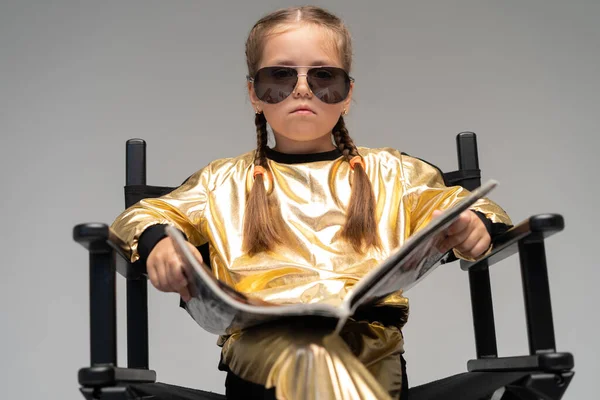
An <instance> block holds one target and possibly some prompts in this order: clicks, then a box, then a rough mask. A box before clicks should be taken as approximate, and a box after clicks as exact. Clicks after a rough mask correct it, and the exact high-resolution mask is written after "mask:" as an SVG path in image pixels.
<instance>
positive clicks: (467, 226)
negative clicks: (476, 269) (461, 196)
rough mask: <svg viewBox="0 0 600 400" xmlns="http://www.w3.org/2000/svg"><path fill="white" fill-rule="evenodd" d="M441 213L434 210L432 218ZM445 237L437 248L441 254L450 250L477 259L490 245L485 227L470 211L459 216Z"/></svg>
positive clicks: (489, 238)
mask: <svg viewBox="0 0 600 400" xmlns="http://www.w3.org/2000/svg"><path fill="white" fill-rule="evenodd" d="M441 213H442V212H441V211H438V210H436V211H434V212H433V217H434V218H435V217H437V216H438V215H440V214H441ZM446 235H447V236H446V238H445V239H444V240H443V241H442V242H441V243H440V244H439V246H438V248H439V250H440V251H441V252H443V253H445V252H447V251H448V250H450V249H456V250H458V251H459V252H460V253H461V254H462V255H463V256H465V257H469V258H477V257H479V256H480V255H482V254H483V253H484V252H485V251H486V250H487V249H488V248H489V247H490V244H491V237H490V234H489V233H488V231H487V229H486V228H485V225H484V224H483V222H482V221H481V219H479V217H478V216H477V215H476V214H475V213H474V212H473V211H470V210H467V211H464V212H463V213H462V214H460V216H459V217H458V219H457V220H456V221H455V222H454V223H453V224H452V225H450V227H449V228H448V229H447V230H446Z"/></svg>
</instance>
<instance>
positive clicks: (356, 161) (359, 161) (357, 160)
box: [350, 156, 366, 169]
mask: <svg viewBox="0 0 600 400" xmlns="http://www.w3.org/2000/svg"><path fill="white" fill-rule="evenodd" d="M356 164H360V165H361V166H362V167H363V169H366V166H365V160H363V158H362V157H361V156H354V157H352V159H351V160H350V168H352V169H354V166H355V165H356Z"/></svg>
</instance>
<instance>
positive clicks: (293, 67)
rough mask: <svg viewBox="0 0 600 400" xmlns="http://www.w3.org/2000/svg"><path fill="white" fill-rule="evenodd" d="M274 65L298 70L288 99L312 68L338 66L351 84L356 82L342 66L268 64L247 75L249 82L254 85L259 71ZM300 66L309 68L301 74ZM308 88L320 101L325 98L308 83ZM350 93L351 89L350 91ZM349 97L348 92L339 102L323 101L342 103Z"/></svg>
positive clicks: (333, 66) (332, 66)
mask: <svg viewBox="0 0 600 400" xmlns="http://www.w3.org/2000/svg"><path fill="white" fill-rule="evenodd" d="M274 67H275V68H277V67H279V68H289V69H294V70H296V84H295V85H294V87H293V89H292V91H291V92H290V94H289V95H287V97H286V99H287V98H288V97H290V96H291V95H292V94H293V93H294V92H295V91H296V87H297V86H298V82H299V80H300V79H299V78H300V77H301V76H304V77H307V76H308V72H309V71H310V70H312V69H319V68H337V69H340V70H342V71H344V73H345V74H346V76H347V77H348V80H349V83H350V84H352V83H354V82H355V79H354V78H353V77H351V76H350V74H348V71H346V70H345V69H343V68H341V67H336V66H335V65H268V66H266V67H262V68H260V69H258V70H257V71H256V74H254V77H253V76H250V75H246V79H247V80H248V82H251V83H252V85H254V82H255V80H256V76H257V75H258V73H259V72H260V71H261V70H262V69H265V68H274ZM299 68H307V70H306V73H304V74H301V73H299V72H298V69H299ZM307 83H308V79H307ZM308 90H310V92H311V93H312V94H313V96H315V97H316V98H317V99H319V101H323V100H321V99H320V98H319V97H318V96H316V95H315V94H314V93H313V91H312V89H311V87H310V84H309V85H308ZM348 93H350V91H348ZM257 96H258V95H257ZM347 98H348V94H346V97H345V98H344V99H342V100H340V101H339V102H337V103H327V102H324V101H323V102H324V103H325V104H339V103H341V102H342V101H344V100H346V99H347ZM259 100H260V101H263V100H261V99H260V98H259ZM284 100H285V99H284ZM281 101H283V100H281ZM281 101H279V102H277V103H268V102H266V103H268V104H278V103H280V102H281Z"/></svg>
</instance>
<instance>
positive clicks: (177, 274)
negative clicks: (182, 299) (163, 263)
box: [167, 257, 187, 291]
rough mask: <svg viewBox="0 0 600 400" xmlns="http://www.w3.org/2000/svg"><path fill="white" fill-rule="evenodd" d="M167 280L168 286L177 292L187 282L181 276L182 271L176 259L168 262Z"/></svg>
mask: <svg viewBox="0 0 600 400" xmlns="http://www.w3.org/2000/svg"><path fill="white" fill-rule="evenodd" d="M167 278H168V279H169V285H170V286H171V288H172V289H173V290H176V291H177V290H179V289H180V288H181V287H183V286H186V285H187V280H186V279H185V276H183V271H182V269H181V261H180V260H179V258H178V257H173V258H172V259H171V260H170V261H169V271H168V273H167Z"/></svg>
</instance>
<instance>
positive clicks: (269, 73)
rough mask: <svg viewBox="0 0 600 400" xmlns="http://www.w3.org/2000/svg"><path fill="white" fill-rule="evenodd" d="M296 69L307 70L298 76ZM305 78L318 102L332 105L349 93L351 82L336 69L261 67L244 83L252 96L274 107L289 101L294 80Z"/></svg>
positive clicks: (344, 73) (321, 67)
mask: <svg viewBox="0 0 600 400" xmlns="http://www.w3.org/2000/svg"><path fill="white" fill-rule="evenodd" d="M296 68H309V69H308V71H307V72H306V73H305V74H299V73H298V71H297V69H296ZM299 76H305V77H306V81H307V82H308V87H309V88H310V91H311V92H312V93H313V94H314V95H315V96H316V97H317V98H318V99H319V100H321V101H322V102H324V103H327V104H336V103H339V102H341V101H344V100H345V99H346V97H348V93H350V83H351V82H354V78H351V77H350V76H349V75H348V73H347V72H346V71H344V70H343V69H342V68H337V67H324V66H318V67H301V66H294V67H284V66H274V67H264V68H261V69H259V70H258V71H257V72H256V75H254V77H251V76H248V77H247V78H248V81H250V82H252V83H253V84H254V91H255V92H256V96H257V97H258V98H259V99H260V100H261V101H264V102H265V103H269V104H276V103H279V102H281V101H283V100H285V99H287V98H288V97H289V95H290V94H292V93H293V92H294V89H295V88H296V85H297V84H298V77H299Z"/></svg>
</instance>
